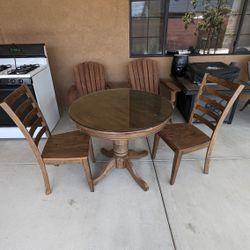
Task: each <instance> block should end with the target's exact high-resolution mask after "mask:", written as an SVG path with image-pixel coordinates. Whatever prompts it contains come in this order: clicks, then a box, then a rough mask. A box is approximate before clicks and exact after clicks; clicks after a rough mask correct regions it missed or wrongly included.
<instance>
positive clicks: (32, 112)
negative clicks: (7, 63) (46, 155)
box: [0, 85, 51, 162]
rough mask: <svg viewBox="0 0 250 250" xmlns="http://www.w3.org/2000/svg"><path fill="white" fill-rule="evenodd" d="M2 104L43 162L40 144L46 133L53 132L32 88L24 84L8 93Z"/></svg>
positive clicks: (48, 134)
mask: <svg viewBox="0 0 250 250" xmlns="http://www.w3.org/2000/svg"><path fill="white" fill-rule="evenodd" d="M17 104H18V106H17V107H16V105H17ZM0 105H1V107H2V108H3V109H4V110H5V112H6V113H7V114H8V115H9V116H10V118H11V119H12V120H13V122H14V123H15V124H16V125H17V126H18V128H19V129H20V130H21V132H22V133H23V135H24V136H25V138H26V139H27V141H28V142H29V144H30V146H31V148H32V150H33V152H34V154H35V156H36V158H37V160H38V161H39V162H42V161H43V160H42V157H41V153H40V150H39V149H38V144H39V142H40V140H41V138H42V136H43V134H44V133H46V134H47V136H50V135H51V134H50V131H49V128H48V125H47V123H46V121H45V119H44V117H43V114H42V112H41V110H40V108H39V106H38V105H37V103H36V100H35V98H34V96H33V95H32V93H31V91H30V89H29V88H28V87H27V86H26V85H22V86H21V87H19V88H18V89H16V90H15V91H13V92H12V93H11V94H10V95H8V96H7V97H6V98H5V99H4V100H3V102H2V103H1V104H0ZM35 132H36V133H35ZM33 136H34V137H33Z"/></svg>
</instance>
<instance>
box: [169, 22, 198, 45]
mask: <svg viewBox="0 0 250 250" xmlns="http://www.w3.org/2000/svg"><path fill="white" fill-rule="evenodd" d="M195 34H196V28H195V26H194V25H193V26H190V27H189V28H188V29H187V30H185V28H184V24H183V21H182V17H179V18H169V19H168V35H167V49H168V50H184V49H188V48H189V47H191V46H192V47H197V39H198V37H197V35H195Z"/></svg>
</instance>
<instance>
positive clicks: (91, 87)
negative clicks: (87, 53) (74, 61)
mask: <svg viewBox="0 0 250 250" xmlns="http://www.w3.org/2000/svg"><path fill="white" fill-rule="evenodd" d="M73 71H74V79H75V85H76V88H77V89H78V91H79V93H80V95H87V94H89V93H92V92H95V91H99V90H103V89H105V75H104V66H103V65H102V64H99V63H96V62H84V63H80V64H78V65H76V66H75V67H74V69H73Z"/></svg>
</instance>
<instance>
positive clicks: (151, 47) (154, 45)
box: [148, 38, 162, 54]
mask: <svg viewBox="0 0 250 250" xmlns="http://www.w3.org/2000/svg"><path fill="white" fill-rule="evenodd" d="M161 48H162V46H161V43H160V39H159V38H149V39H148V54H162V51H161Z"/></svg>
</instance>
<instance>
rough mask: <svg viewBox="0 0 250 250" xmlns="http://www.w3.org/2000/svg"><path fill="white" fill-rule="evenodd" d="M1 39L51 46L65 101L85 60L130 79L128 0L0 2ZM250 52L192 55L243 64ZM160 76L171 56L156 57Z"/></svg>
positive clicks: (167, 69) (60, 96)
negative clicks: (75, 72)
mask: <svg viewBox="0 0 250 250" xmlns="http://www.w3.org/2000/svg"><path fill="white" fill-rule="evenodd" d="M0 10H1V15H0V23H1V26H0V43H1V44H5V43H40V42H44V43H46V46H47V51H48V56H49V61H50V65H51V70H52V75H53V79H54V85H55V89H56V94H57V99H58V102H59V105H60V107H61V109H62V108H63V107H64V106H65V103H66V96H67V89H68V87H69V86H70V85H71V84H72V81H73V75H72V67H73V66H74V65H75V64H77V63H79V62H82V61H85V60H92V61H98V62H101V63H103V64H104V65H105V68H106V78H107V80H109V81H124V80H126V79H127V64H128V62H129V60H131V59H129V40H128V38H129V0H105V1H103V0H73V1H70V0H52V1H51V0H42V1H41V0H40V1H38V0H22V1H16V0H8V1H1V2H0ZM249 58H250V57H249V56H216V57H215V56H210V57H192V58H191V59H190V61H207V60H211V61H216V60H218V61H225V62H226V63H228V62H231V61H234V62H238V63H239V64H240V65H242V66H243V70H242V74H243V75H242V77H245V75H244V74H245V72H246V61H247V60H249ZM155 60H157V61H158V63H159V69H160V75H161V77H167V76H168V75H169V72H170V65H171V62H172V58H170V57H161V58H155Z"/></svg>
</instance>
